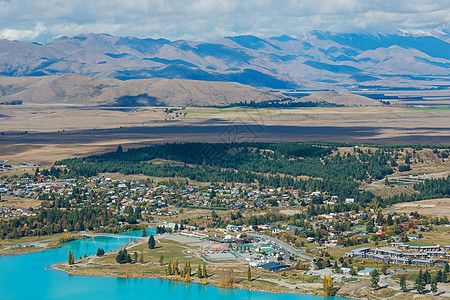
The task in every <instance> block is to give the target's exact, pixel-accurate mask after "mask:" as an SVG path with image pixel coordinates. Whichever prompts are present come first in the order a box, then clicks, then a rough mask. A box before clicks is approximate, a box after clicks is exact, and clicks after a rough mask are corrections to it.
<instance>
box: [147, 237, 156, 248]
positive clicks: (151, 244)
mask: <svg viewBox="0 0 450 300" xmlns="http://www.w3.org/2000/svg"><path fill="white" fill-rule="evenodd" d="M155 244H156V243H155V238H154V237H153V234H152V235H150V238H149V239H148V248H149V249H155Z"/></svg>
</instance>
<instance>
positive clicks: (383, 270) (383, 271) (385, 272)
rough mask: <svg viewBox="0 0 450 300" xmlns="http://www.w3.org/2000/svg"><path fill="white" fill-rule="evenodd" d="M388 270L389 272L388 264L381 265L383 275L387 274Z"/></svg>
mask: <svg viewBox="0 0 450 300" xmlns="http://www.w3.org/2000/svg"><path fill="white" fill-rule="evenodd" d="M387 272H388V267H387V264H383V267H381V273H383V275H386V274H387Z"/></svg>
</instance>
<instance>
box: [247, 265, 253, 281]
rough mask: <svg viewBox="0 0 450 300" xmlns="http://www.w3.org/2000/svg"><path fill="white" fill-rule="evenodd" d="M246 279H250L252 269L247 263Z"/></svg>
mask: <svg viewBox="0 0 450 300" xmlns="http://www.w3.org/2000/svg"><path fill="white" fill-rule="evenodd" d="M247 280H248V281H252V270H251V268H250V265H248V269H247Z"/></svg>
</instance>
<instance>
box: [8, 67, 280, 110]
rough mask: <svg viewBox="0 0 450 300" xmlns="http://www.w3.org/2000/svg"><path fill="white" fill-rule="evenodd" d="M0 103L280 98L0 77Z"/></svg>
mask: <svg viewBox="0 0 450 300" xmlns="http://www.w3.org/2000/svg"><path fill="white" fill-rule="evenodd" d="M0 97H1V102H5V101H7V102H10V101H14V100H20V101H23V103H34V104H55V103H60V104H72V105H108V106H127V107H129V106H214V105H227V104H230V103H235V102H241V101H242V102H244V101H247V102H250V101H255V102H260V101H267V100H279V99H282V98H283V97H284V96H282V95H280V94H277V93H269V92H264V91H262V90H259V89H256V88H254V87H251V86H246V85H243V84H239V83H233V82H211V81H197V80H185V79H163V78H153V79H135V80H127V81H122V80H118V79H105V78H91V77H83V76H79V75H70V74H67V75H58V76H56V75H54V76H41V77H0Z"/></svg>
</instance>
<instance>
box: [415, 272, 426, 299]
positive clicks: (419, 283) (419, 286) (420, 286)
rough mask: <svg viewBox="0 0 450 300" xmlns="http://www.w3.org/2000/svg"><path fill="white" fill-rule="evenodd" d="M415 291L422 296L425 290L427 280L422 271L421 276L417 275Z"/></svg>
mask: <svg viewBox="0 0 450 300" xmlns="http://www.w3.org/2000/svg"><path fill="white" fill-rule="evenodd" d="M414 289H415V290H416V291H417V292H418V293H419V294H422V292H423V291H424V290H425V280H424V277H423V274H422V270H420V271H419V274H418V275H417V278H416V281H415V285H414Z"/></svg>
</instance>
